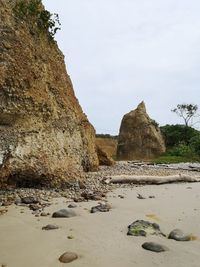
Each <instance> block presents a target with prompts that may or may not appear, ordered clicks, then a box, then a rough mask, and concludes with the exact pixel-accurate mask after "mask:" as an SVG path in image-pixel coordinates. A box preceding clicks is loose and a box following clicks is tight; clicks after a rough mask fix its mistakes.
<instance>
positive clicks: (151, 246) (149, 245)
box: [142, 242, 169, 252]
mask: <svg viewBox="0 0 200 267" xmlns="http://www.w3.org/2000/svg"><path fill="white" fill-rule="evenodd" d="M142 248H144V249H146V250H150V251H153V252H164V251H167V250H169V249H168V248H167V247H166V246H163V245H160V244H158V243H155V242H145V243H144V244H142Z"/></svg>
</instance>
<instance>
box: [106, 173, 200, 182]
mask: <svg viewBox="0 0 200 267" xmlns="http://www.w3.org/2000/svg"><path fill="white" fill-rule="evenodd" d="M108 181H109V184H155V185H156V184H169V183H182V182H187V183H194V182H200V176H190V175H185V174H179V175H167V176H152V175H112V176H110V177H109V180H108Z"/></svg>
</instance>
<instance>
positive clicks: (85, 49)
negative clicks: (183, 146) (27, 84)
mask: <svg viewBox="0 0 200 267" xmlns="http://www.w3.org/2000/svg"><path fill="white" fill-rule="evenodd" d="M43 3H44V4H45V6H46V8H47V9H48V10H49V11H51V12H52V13H54V12H56V13H58V14H59V16H60V21H61V24H62V26H61V27H62V29H61V31H59V32H58V33H57V34H56V39H57V41H58V45H59V47H60V49H61V50H62V52H63V53H64V55H65V60H66V65H67V70H68V73H69V74H70V76H71V78H72V82H73V84H74V89H75V93H76V96H77V97H78V99H79V102H80V104H81V106H82V108H83V110H84V112H85V113H86V114H87V116H88V118H89V120H90V121H91V122H92V124H93V125H94V126H95V128H96V131H97V132H98V133H110V134H118V131H119V126H120V122H121V119H122V117H123V115H124V114H125V113H127V112H129V111H130V110H132V109H134V108H135V107H136V106H137V105H138V104H139V102H141V101H142V100H144V101H145V103H146V107H147V111H148V113H149V115H150V116H151V117H152V118H153V119H155V120H156V121H157V122H158V123H159V124H160V125H165V124H167V123H169V124H172V123H181V122H182V120H181V119H180V118H178V117H177V116H176V115H175V114H174V113H172V112H171V111H170V110H171V109H172V108H174V107H175V106H176V105H177V104H178V103H194V104H197V105H198V106H199V107H200V16H199V14H200V1H199V0H165V1H164V0H163V1H162V0H56V1H53V0H43Z"/></svg>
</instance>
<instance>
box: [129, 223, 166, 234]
mask: <svg viewBox="0 0 200 267" xmlns="http://www.w3.org/2000/svg"><path fill="white" fill-rule="evenodd" d="M127 235H132V236H147V235H162V236H163V235H164V234H163V233H162V232H161V230H160V227H159V225H158V224H157V223H150V222H148V221H143V220H137V221H135V222H133V223H132V224H130V225H129V226H128V233H127Z"/></svg>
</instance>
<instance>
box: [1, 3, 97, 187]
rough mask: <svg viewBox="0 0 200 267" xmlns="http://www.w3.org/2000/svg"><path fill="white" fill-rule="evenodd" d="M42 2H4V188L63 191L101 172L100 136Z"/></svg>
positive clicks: (2, 175) (2, 39) (2, 54)
mask: <svg viewBox="0 0 200 267" xmlns="http://www.w3.org/2000/svg"><path fill="white" fill-rule="evenodd" d="M30 2H32V3H34V5H35V4H36V8H35V7H34V8H32V7H33V6H34V5H32V7H31V6H28V4H29V3H30ZM37 2H38V1H34V0H23V1H22V0H20V1H19V0H13V1H8V0H0V7H1V8H0V18H1V19H0V31H1V38H0V187H3V186H4V185H8V184H9V185H12V186H35V185H41V186H43V185H44V186H58V187H59V186H63V185H65V184H66V182H67V181H68V180H69V179H70V180H73V179H77V178H80V177H82V175H83V171H89V170H93V169H96V168H97V166H98V158H97V154H96V150H95V130H94V128H93V127H92V125H91V124H90V123H89V121H88V119H87V117H86V115H85V114H84V113H83V111H82V109H81V107H80V105H79V103H78V100H77V98H76V97H75V94H74V90H73V86H72V82H71V80H70V77H69V75H68V74H67V72H66V69H65V63H64V56H63V54H62V53H61V51H60V50H59V48H58V46H57V44H56V42H55V41H54V40H53V38H52V36H51V35H50V34H49V31H48V29H47V25H48V24H45V21H44V20H46V18H47V16H46V17H45V14H46V13H44V12H43V13H41V12H42V11H44V7H43V6H42V4H41V2H40V4H39V7H38V6H37ZM17 3H22V4H20V5H18V4H17ZM41 14H42V15H41ZM40 15H41V16H40ZM42 23H44V25H42Z"/></svg>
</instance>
